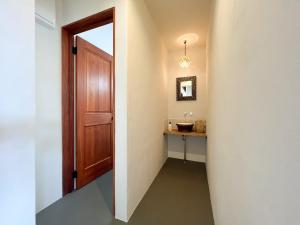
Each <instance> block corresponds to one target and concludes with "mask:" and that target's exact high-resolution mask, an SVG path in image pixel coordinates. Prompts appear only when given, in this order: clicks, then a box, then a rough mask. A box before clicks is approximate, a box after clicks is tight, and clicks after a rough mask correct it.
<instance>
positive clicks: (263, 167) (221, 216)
mask: <svg viewBox="0 0 300 225" xmlns="http://www.w3.org/2000/svg"><path fill="white" fill-rule="evenodd" d="M214 8H215V12H214V17H213V23H212V35H211V38H210V44H209V46H210V56H209V61H210V63H209V64H210V66H209V71H210V78H209V79H210V80H209V121H208V122H209V123H208V131H209V133H208V141H209V142H208V178H209V186H210V192H211V200H212V206H213V212H214V218H215V224H216V225H261V224H264V225H282V224H288V225H296V224H299V221H300V215H299V208H300V195H299V190H300V177H299V171H300V164H299V158H300V152H299V149H300V138H299V127H300V117H299V115H300V101H299V96H300V86H299V84H300V76H299V74H300V44H299V40H300V23H299V21H300V14H299V12H300V2H299V1H296V0H290V1H287V0H266V1H260V0H244V1H234V0H216V2H215V6H214Z"/></svg>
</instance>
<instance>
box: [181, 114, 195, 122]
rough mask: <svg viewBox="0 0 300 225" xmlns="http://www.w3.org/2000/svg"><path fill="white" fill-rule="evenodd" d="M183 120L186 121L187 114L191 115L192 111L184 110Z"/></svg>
mask: <svg viewBox="0 0 300 225" xmlns="http://www.w3.org/2000/svg"><path fill="white" fill-rule="evenodd" d="M183 115H184V121H185V122H186V117H187V116H192V115H193V113H192V112H184V114H183Z"/></svg>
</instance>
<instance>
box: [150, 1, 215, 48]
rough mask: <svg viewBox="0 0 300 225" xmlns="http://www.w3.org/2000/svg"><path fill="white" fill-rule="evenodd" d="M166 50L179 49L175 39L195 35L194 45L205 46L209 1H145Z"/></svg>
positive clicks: (179, 44) (179, 46)
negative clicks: (196, 36)
mask: <svg viewBox="0 0 300 225" xmlns="http://www.w3.org/2000/svg"><path fill="white" fill-rule="evenodd" d="M145 3H146V5H147V6H148V9H149V11H150V13H151V15H152V17H153V20H154V22H155V24H156V26H157V27H158V30H159V32H160V33H161V35H162V38H163V40H164V42H165V44H166V46H167V48H168V50H174V49H179V48H182V47H183V43H178V41H177V39H178V38H179V37H180V36H182V35H184V34H189V33H195V34H197V35H198V37H199V39H198V41H197V42H196V43H194V45H205V44H206V36H207V32H208V26H209V14H210V7H211V0H145Z"/></svg>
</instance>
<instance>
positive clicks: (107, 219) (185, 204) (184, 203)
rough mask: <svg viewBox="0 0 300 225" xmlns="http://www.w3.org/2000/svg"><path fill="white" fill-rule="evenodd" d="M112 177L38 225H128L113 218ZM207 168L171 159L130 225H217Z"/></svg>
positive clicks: (52, 210)
mask: <svg viewBox="0 0 300 225" xmlns="http://www.w3.org/2000/svg"><path fill="white" fill-rule="evenodd" d="M111 184H112V174H111V172H110V173H107V174H105V175H104V176H102V177H100V178H98V179H97V180H96V181H94V182H92V183H91V184H89V185H87V186H86V187H84V188H82V189H81V190H79V191H76V192H74V193H72V194H70V195H68V196H66V197H65V198H63V199H61V200H59V201H57V202H56V203H54V204H53V205H51V206H49V207H48V208H46V209H45V210H43V211H42V212H40V213H39V214H38V215H37V225H125V223H123V222H121V221H117V220H114V219H113V218H112V214H111V207H112V202H111V196H112V193H111V190H112V188H111ZM213 224H214V222H213V216H212V210H211V205H210V199H209V191H208V185H207V177H206V169H205V165H204V164H201V163H195V162H187V163H186V164H184V163H183V161H182V160H177V159H168V160H167V162H166V163H165V165H164V166H163V168H162V170H161V171H160V173H159V175H158V176H157V177H156V179H155V180H154V182H153V184H152V185H151V187H150V189H149V190H148V192H147V193H146V195H145V196H144V198H143V200H142V201H141V203H140V204H139V206H138V207H137V209H136V210H135V212H134V214H133V215H132V217H131V219H130V221H129V222H128V225H213Z"/></svg>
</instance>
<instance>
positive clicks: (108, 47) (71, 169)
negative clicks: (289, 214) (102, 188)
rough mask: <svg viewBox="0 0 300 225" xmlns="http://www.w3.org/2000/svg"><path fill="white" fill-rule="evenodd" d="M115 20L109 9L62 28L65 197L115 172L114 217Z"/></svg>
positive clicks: (112, 10) (113, 10)
mask: <svg viewBox="0 0 300 225" xmlns="http://www.w3.org/2000/svg"><path fill="white" fill-rule="evenodd" d="M114 18H115V9H114V8H111V9H108V10H105V11H103V12H100V13H97V14H95V15H92V16H89V17H87V18H84V19H81V20H79V21H76V22H74V23H71V24H69V25H66V26H64V27H63V28H62V121H63V124H62V130H63V137H62V140H63V174H62V176H63V195H66V194H68V193H70V192H72V191H73V190H76V189H79V188H81V187H83V186H84V185H86V184H88V183H90V182H92V181H93V180H95V179H96V178H98V177H99V176H101V175H103V174H105V173H107V172H109V171H111V170H112V173H111V174H112V196H111V197H112V212H113V214H114V211H115V199H114V196H115V195H114V192H115V186H114V185H115V182H114V180H115V173H114V168H115V163H114V162H115V160H114V159H115V151H114V146H115V144H114V142H115V141H114V140H115V137H114V136H115V122H114V121H115V120H114V118H115V115H114V114H115V110H114V105H115V104H114V102H115V100H114V93H115V85H114V71H115V63H114V62H115V60H114V58H115V54H114V52H115V20H114ZM105 30H106V32H105ZM103 32H105V33H106V34H109V33H111V39H110V40H109V35H108V36H106V37H103V38H97V35H98V37H99V35H101V33H102V34H103ZM107 41H109V42H107Z"/></svg>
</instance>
